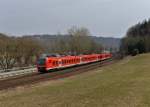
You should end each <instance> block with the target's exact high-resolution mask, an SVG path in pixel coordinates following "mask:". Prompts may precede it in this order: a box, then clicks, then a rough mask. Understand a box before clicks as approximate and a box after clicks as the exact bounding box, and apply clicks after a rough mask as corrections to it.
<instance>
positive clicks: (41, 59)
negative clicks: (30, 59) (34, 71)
mask: <svg viewBox="0 0 150 107" xmlns="http://www.w3.org/2000/svg"><path fill="white" fill-rule="evenodd" d="M37 63H38V65H44V64H45V58H40V59H39V60H38V62H37Z"/></svg>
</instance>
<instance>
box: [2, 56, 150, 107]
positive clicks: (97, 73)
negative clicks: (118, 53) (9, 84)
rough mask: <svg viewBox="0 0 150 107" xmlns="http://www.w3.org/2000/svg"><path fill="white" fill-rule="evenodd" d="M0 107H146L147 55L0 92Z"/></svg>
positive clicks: (149, 85)
mask: <svg viewBox="0 0 150 107" xmlns="http://www.w3.org/2000/svg"><path fill="white" fill-rule="evenodd" d="M0 107H150V54H144V55H139V56H136V57H132V58H131V57H128V58H125V59H124V60H122V61H120V62H118V63H116V64H113V65H109V66H105V67H101V68H99V69H97V70H94V71H91V72H87V73H83V74H80V75H76V76H73V77H69V78H65V79H60V80H56V81H50V82H45V83H40V84H37V85H36V86H32V87H25V88H24V87H20V88H17V89H15V90H9V91H2V92H0Z"/></svg>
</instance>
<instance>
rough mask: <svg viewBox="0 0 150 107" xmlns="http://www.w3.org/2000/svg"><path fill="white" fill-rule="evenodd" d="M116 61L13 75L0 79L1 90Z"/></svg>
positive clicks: (65, 75) (77, 72)
mask: <svg viewBox="0 0 150 107" xmlns="http://www.w3.org/2000/svg"><path fill="white" fill-rule="evenodd" d="M114 62H116V60H115V61H114V60H112V59H109V60H105V61H102V62H95V63H91V64H85V65H81V66H77V67H70V68H67V69H61V70H56V71H52V72H49V73H45V74H40V73H37V72H36V73H35V72H34V73H31V74H28V75H24V76H19V77H13V78H9V79H6V80H0V90H6V89H12V88H16V87H18V86H25V85H32V84H35V83H39V82H43V81H48V80H55V79H60V78H65V77H69V76H72V75H76V74H80V73H83V72H88V71H91V70H94V69H97V68H99V67H101V66H104V65H108V64H112V63H114Z"/></svg>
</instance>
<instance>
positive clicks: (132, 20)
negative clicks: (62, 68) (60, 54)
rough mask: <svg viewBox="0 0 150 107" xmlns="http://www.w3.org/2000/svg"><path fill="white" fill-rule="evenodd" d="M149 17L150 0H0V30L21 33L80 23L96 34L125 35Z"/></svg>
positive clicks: (51, 30) (61, 28) (64, 29)
mask: <svg viewBox="0 0 150 107" xmlns="http://www.w3.org/2000/svg"><path fill="white" fill-rule="evenodd" d="M148 18H150V0H0V32H2V33H7V34H11V35H18V36H19V35H25V34H56V33H58V32H60V33H66V32H67V29H69V28H70V27H72V26H78V27H86V28H88V29H89V30H90V32H91V34H92V35H95V36H106V37H107V36H113V37H122V36H124V35H125V32H126V30H127V29H128V27H130V26H131V25H134V24H136V23H138V22H139V21H143V20H144V19H148Z"/></svg>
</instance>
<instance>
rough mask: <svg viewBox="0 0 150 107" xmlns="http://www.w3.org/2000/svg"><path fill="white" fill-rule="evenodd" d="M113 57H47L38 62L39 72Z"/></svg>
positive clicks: (107, 55)
mask: <svg viewBox="0 0 150 107" xmlns="http://www.w3.org/2000/svg"><path fill="white" fill-rule="evenodd" d="M111 57H112V54H110V53H105V54H91V55H80V56H55V55H47V56H45V57H41V58H39V60H38V61H37V69H38V72H47V71H50V70H53V69H59V68H66V67H71V66H75V65H81V64H86V63H91V62H96V61H102V60H105V59H109V58H111Z"/></svg>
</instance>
